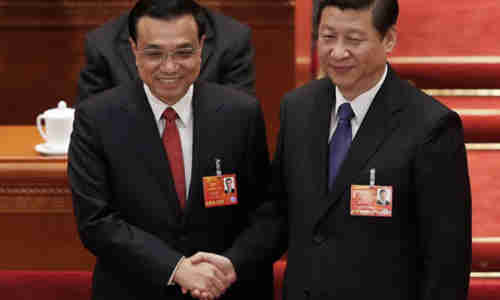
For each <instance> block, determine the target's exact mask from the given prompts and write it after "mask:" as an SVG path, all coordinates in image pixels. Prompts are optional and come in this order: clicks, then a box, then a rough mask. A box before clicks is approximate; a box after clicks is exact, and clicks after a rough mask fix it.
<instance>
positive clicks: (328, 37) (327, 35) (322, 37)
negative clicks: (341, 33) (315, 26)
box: [319, 33, 337, 42]
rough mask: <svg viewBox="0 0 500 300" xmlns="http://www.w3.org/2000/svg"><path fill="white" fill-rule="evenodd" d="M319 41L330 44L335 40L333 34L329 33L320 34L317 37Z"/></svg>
mask: <svg viewBox="0 0 500 300" xmlns="http://www.w3.org/2000/svg"><path fill="white" fill-rule="evenodd" d="M319 38H320V40H322V41H325V42H330V41H333V40H335V39H336V38H337V36H336V35H335V34H331V33H322V34H320V35H319Z"/></svg>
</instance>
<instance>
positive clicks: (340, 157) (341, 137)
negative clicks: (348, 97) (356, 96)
mask: <svg viewBox="0 0 500 300" xmlns="http://www.w3.org/2000/svg"><path fill="white" fill-rule="evenodd" d="M337 117H338V119H339V121H338V124H337V128H336V129H335V132H334V133H333V136H332V139H331V141H330V154H329V166H328V190H330V191H331V190H332V187H333V183H334V182H335V177H337V173H338V171H339V169H340V166H341V165H342V162H343V161H344V159H345V157H346V155H347V151H349V146H350V145H351V141H352V129H351V119H352V117H354V112H353V111H352V108H351V104H350V103H343V104H341V105H340V107H339V112H338V115H337Z"/></svg>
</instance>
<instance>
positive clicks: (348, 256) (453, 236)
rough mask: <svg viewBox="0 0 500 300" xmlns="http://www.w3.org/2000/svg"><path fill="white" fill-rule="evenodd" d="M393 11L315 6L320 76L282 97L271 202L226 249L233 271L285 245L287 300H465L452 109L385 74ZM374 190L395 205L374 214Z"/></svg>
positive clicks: (461, 149) (462, 168)
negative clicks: (385, 192)
mask: <svg viewBox="0 0 500 300" xmlns="http://www.w3.org/2000/svg"><path fill="white" fill-rule="evenodd" d="M398 12H399V7H398V3H397V0H323V1H321V2H320V4H319V9H318V15H317V16H316V19H315V29H316V33H317V45H318V56H319V62H320V65H321V68H322V69H323V70H324V71H325V73H326V75H327V76H326V77H325V78H323V79H318V80H314V81H312V82H310V83H308V84H306V85H304V86H302V87H300V88H298V89H296V90H294V91H292V92H290V93H288V94H287V95H285V97H284V99H283V101H282V104H281V128H280V135H279V139H278V145H277V150H276V154H275V159H274V162H273V182H272V190H273V194H272V196H273V199H274V200H275V201H276V203H275V206H274V208H268V209H266V208H265V207H261V210H260V211H259V215H260V220H259V221H258V222H256V223H254V226H253V227H252V229H250V230H248V231H247V233H246V234H245V235H244V236H242V237H240V238H239V240H238V241H237V242H236V243H235V244H234V245H233V247H232V248H231V249H230V250H229V251H228V252H227V253H226V255H227V256H228V257H229V258H230V260H231V261H232V263H233V265H234V266H235V268H236V273H237V274H238V273H240V272H243V271H242V270H244V269H245V267H247V266H249V265H251V264H252V263H255V262H256V261H259V260H260V259H262V258H265V257H271V258H277V257H279V256H280V255H281V254H282V253H283V252H284V251H285V250H286V249H288V255H287V259H288V264H287V270H286V273H285V278H284V286H283V289H284V291H283V294H284V298H285V299H288V300H305V299H354V300H361V299H385V300H401V299H406V300H424V299H425V300H438V299H440V300H442V299H454V300H455V299H460V300H464V299H466V297H467V289H468V281H469V270H470V258H471V245H470V243H471V231H470V229H471V201H470V200H471V199H470V185H469V177H468V171H467V161H466V152H465V145H464V137H463V128H462V124H461V120H460V118H459V116H458V115H457V113H455V112H453V111H451V110H450V109H448V108H447V107H445V106H443V105H442V104H441V103H439V102H438V101H436V100H435V99H433V98H432V97H430V96H428V95H426V94H424V93H423V92H421V91H420V90H418V89H417V88H415V87H414V86H412V85H410V84H409V83H408V82H406V81H405V80H402V79H400V78H399V77H398V75H397V74H396V73H395V72H394V70H393V69H392V68H391V67H390V65H389V64H388V62H387V56H388V54H389V53H390V52H391V51H392V49H393V47H394V46H395V44H396V37H397V30H396V21H397V17H398ZM380 189H384V190H386V191H387V193H388V194H390V195H391V203H390V205H386V206H381V205H377V204H376V200H377V191H378V190H380ZM242 249H246V250H247V253H249V254H248V255H241V250H242ZM209 258H210V257H207V260H209ZM388 283H390V284H388Z"/></svg>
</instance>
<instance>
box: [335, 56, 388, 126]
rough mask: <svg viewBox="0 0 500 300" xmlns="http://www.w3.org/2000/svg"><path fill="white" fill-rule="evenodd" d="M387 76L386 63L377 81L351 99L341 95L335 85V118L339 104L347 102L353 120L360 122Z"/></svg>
mask: <svg viewBox="0 0 500 300" xmlns="http://www.w3.org/2000/svg"><path fill="white" fill-rule="evenodd" d="M386 77H387V65H386V66H385V70H384V74H383V75H382V77H381V78H380V80H379V81H378V82H377V84H376V85H374V86H373V87H372V88H371V89H369V90H368V91H366V92H364V93H363V94H361V95H359V96H358V97H356V98H354V99H353V100H352V101H349V100H347V99H346V98H344V95H342V92H340V90H339V88H338V87H337V86H336V87H335V110H334V112H335V114H334V118H335V119H336V118H337V113H338V111H339V107H340V105H342V104H343V103H346V102H349V103H351V107H352V110H353V112H354V118H353V120H354V121H355V122H358V123H361V121H363V119H364V118H365V115H366V112H367V111H368V108H370V105H371V103H372V102H373V99H374V98H375V95H377V92H378V91H379V90H380V87H381V86H382V83H384V80H385V78H386Z"/></svg>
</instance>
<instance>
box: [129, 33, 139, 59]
mask: <svg viewBox="0 0 500 300" xmlns="http://www.w3.org/2000/svg"><path fill="white" fill-rule="evenodd" d="M128 42H129V43H130V48H132V52H134V55H135V56H137V55H136V54H137V44H136V43H135V42H134V40H133V39H132V38H131V37H129V38H128Z"/></svg>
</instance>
